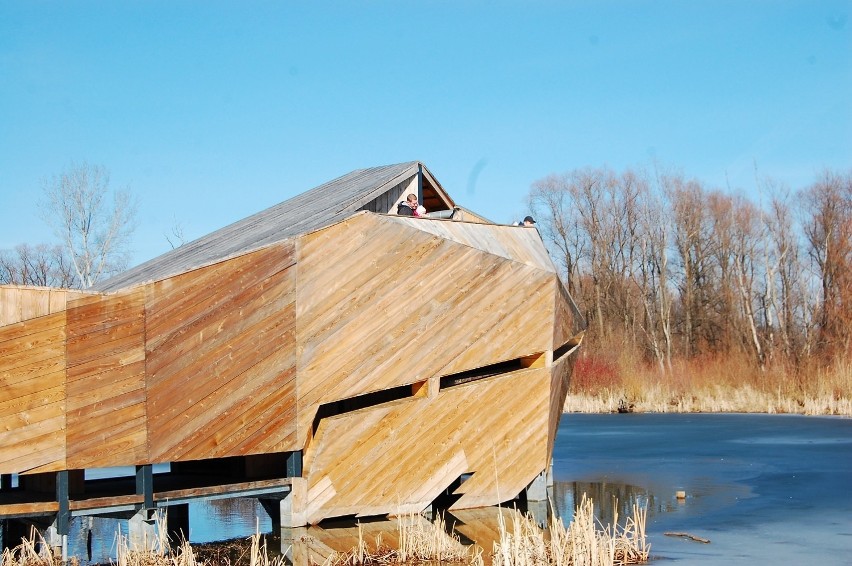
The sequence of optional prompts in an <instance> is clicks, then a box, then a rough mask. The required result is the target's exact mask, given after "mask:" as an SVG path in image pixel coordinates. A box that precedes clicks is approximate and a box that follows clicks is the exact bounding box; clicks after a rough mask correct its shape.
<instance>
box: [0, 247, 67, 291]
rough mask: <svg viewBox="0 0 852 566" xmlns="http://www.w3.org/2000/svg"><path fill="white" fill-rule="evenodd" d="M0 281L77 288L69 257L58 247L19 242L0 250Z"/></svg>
mask: <svg viewBox="0 0 852 566" xmlns="http://www.w3.org/2000/svg"><path fill="white" fill-rule="evenodd" d="M0 283H9V284H12V285H35V286H40V287H63V288H72V287H78V286H79V285H78V283H77V277H76V273H75V271H74V268H73V267H72V266H71V260H70V259H69V258H68V255H67V254H66V253H65V250H64V249H63V248H62V246H48V245H46V244H39V245H37V246H30V245H27V244H21V245H19V246H17V247H15V249H14V250H13V251H12V250H8V251H3V252H0Z"/></svg>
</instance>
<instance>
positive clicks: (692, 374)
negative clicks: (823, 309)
mask: <svg viewBox="0 0 852 566" xmlns="http://www.w3.org/2000/svg"><path fill="white" fill-rule="evenodd" d="M619 409H621V410H622V411H630V412H640V413H769V414H775V413H789V414H799V415H812V416H817V415H835V416H847V417H849V416H852V363H850V362H848V361H845V360H841V361H839V362H837V363H835V364H833V365H831V366H827V367H819V366H814V367H811V368H800V369H798V370H793V369H791V368H788V367H785V366H782V365H776V366H772V367H766V368H763V369H760V368H756V367H754V365H753V364H749V363H748V361H747V360H745V359H738V358H736V357H732V356H727V357H712V358H703V359H697V360H690V361H683V360H680V361H677V362H675V363H673V365H672V367H671V368H666V369H665V370H660V368H658V367H649V366H647V365H645V364H642V363H637V362H636V361H635V357H631V356H629V355H628V354H626V353H620V354H619V353H615V354H610V355H608V356H603V355H595V354H589V353H587V354H586V355H581V356H580V358H578V360H577V364H576V366H575V368H574V374H573V376H572V381H571V387H570V389H569V392H568V397H567V399H566V401H565V405H564V411H565V412H568V413H614V412H617V411H619Z"/></svg>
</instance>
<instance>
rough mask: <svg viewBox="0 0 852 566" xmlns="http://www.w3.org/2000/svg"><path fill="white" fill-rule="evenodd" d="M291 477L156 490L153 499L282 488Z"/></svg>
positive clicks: (286, 485)
mask: <svg viewBox="0 0 852 566" xmlns="http://www.w3.org/2000/svg"><path fill="white" fill-rule="evenodd" d="M292 481H293V480H292V479H291V478H277V479H271V480H257V481H249V482H240V483H231V484H220V485H211V486H205V487H194V488H188V489H174V490H169V491H157V492H155V493H154V500H155V501H166V500H169V499H187V498H192V497H209V496H211V495H222V494H226V493H234V492H237V491H251V490H255V489H267V488H276V487H280V488H282V489H284V488H286V487H288V486H289V485H291V484H292Z"/></svg>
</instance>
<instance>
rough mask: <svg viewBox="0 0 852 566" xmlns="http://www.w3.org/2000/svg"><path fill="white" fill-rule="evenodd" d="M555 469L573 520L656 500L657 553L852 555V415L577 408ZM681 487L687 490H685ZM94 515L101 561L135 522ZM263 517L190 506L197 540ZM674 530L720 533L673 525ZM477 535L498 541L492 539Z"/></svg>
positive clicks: (740, 557)
mask: <svg viewBox="0 0 852 566" xmlns="http://www.w3.org/2000/svg"><path fill="white" fill-rule="evenodd" d="M553 475H554V480H555V481H554V486H553V491H552V498H553V501H554V504H555V507H556V509H557V511H558V513H559V515H560V516H561V517H563V520H564V521H565V522H566V523H567V522H568V520H570V517H571V515H572V513H573V509H574V506H575V505H576V504H578V503H579V502H580V499H581V498H582V496H583V494H586V495H587V496H589V497H592V499H593V501H594V503H595V507H596V510H597V512H598V514H599V516H600V518H601V519H602V520H604V521H611V519H612V515H613V499H614V498H617V499H618V506H619V516H620V517H621V518H623V517H625V516H626V515H628V514H629V512H630V508H631V506H632V504H633V503H634V502H637V503H639V504H641V505H644V506H646V507H647V509H648V524H647V533H648V535H649V540H650V543H651V554H652V557H653V562H654V563H657V564H664V563H672V564H820V565H829V564H852V419H839V418H820V417H800V416H787V415H695V414H688V415H677V414H666V415H655V414H650V415H645V414H627V415H623V414H612V415H574V414H569V415H564V416H563V419H562V424H561V426H560V429H559V434H558V436H557V439H556V447H555V450H554V460H553ZM679 490H683V491H685V492H686V498H685V499H683V500H678V499H677V497H676V493H677V491H679ZM477 516H480V517H482V518H483V520H484V521H488V520H489V517H491V519H493V517H494V513H491V514H490V515H489V513H488V511H487V510H483V511H482V512H481V513H480V514H479V515H477V514H476V513H474V514H472V515H470V514H469V515H467V516H466V517H465V519H464V521H466V522H467V523H468V524H467V525H464V526H463V527H460V528H459V529H458V532H459V533H460V534H461V535H463V537H466V538H473V536H474V535H473V533H476V532H488V531H489V530H491V531H493V529H489V528H488V527H487V525H483V526H482V527H481V528H479V529H477V526H476V525H475V524H474V521H475V520H476V519H475V517H477ZM447 519H448V522H451V521H452V520H453V518H452V517H447ZM84 521H89V520H88V519H75V524H74V525H73V526H72V532H71V535H70V537H69V538H70V540H69V546H70V547H71V548H70V550H71V553H72V554H75V555H77V556H79V557H85V556H86V543H87V539H88V540H89V544H90V545H91V548H92V561H93V562H108V561H109V559H110V558H111V557H113V556H114V540H115V533H116V530H117V529H122V530H123V531H124V532H126V524H127V522H126V521H120V520H104V519H98V520H97V521H94V522H91V521H89V522H88V523H84ZM372 528H375V529H381V528H382V526H381V525H379V524H373V525H372ZM385 528H387V529H389V530H391V531H392V530H393V529H394V528H395V523H394V522H392V521H391V522H388V523H387V526H386V527H385ZM256 529H258V530H259V532H261V533H272V534H273V537H272V538H273V539H275V538H276V537H277V534H278V533H273V527H272V524H271V522H270V520H269V518H268V516H267V515H266V513H265V512H264V510H263V508H262V507H261V506H260V505H259V504H258V503H257V502H256V501H254V500H251V499H233V500H216V501H207V502H197V503H193V504H191V506H190V540H191V541H192V542H209V541H216V540H224V539H229V538H235V537H246V536H249V535H251V534H252V533H254V532H255V530H256ZM465 529H466V530H465ZM89 531H91V532H92V535H91V538H89V535H88V533H89ZM668 531H678V532H687V533H689V534H692V535H696V536H699V537H702V538H707V539H710V541H711V542H710V544H701V543H697V542H693V541H689V540H686V539H682V538H672V537H667V536H664V534H663V533H665V532H668ZM352 532H353V531H352V529H351V525H349V529H346V528H345V526H344V527H341V528H340V529H339V530H335V528H333V527H330V526H324V528H322V529H314V531H308V534H312V533H313V534H315V535H316V536H317V538H322V539H324V540H326V541H329V540H333V539H334V538H335V537H338V538H339V541H338V542H341V544H343V542H342V541H343V540H344V539H345V540H346V542H347V544H348V543H349V542H350V538H347V537H351V536H352ZM356 535H357V530H356ZM392 538H393V536H392V535H390V534H389V536H388V537H386V539H385V540H389V539H392ZM356 540H357V539H356ZM463 540H464V539H463ZM477 542H480V543H482V546H484V547H485V549H486V552H489V551H490V550H491V542H490V541H477ZM276 546H280V545H279V543H278V541H277V540H270V547H273V548H274V547H276ZM285 546H286V544H285ZM348 548H351V546H349V547H347V549H348Z"/></svg>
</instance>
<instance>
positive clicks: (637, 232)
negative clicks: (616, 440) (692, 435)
mask: <svg viewBox="0 0 852 566" xmlns="http://www.w3.org/2000/svg"><path fill="white" fill-rule="evenodd" d="M753 193H754V194H755V195H756V196H757V197H758V198H757V199H756V200H751V199H749V198H748V197H746V196H744V195H743V194H740V193H738V192H732V191H730V190H727V191H725V190H720V189H715V188H711V187H706V186H705V185H704V184H703V183H702V182H701V181H699V180H696V179H689V178H687V177H685V176H684V175H683V174H679V173H675V174H667V173H665V172H661V171H656V170H655V171H653V172H649V171H632V170H626V171H624V172H622V173H617V172H615V171H612V170H610V169H606V168H600V169H592V168H586V169H579V170H574V171H571V172H569V173H566V174H564V175H552V176H549V177H547V178H545V179H542V180H540V181H538V182H536V183H535V184H534V185H533V187H532V190H531V192H530V196H529V201H530V208H531V209H532V210H534V211H535V216H536V218H537V219H538V221H539V222H538V226H539V229H540V230H541V233H542V237H543V238H544V240H545V242H546V243H547V244H548V246H549V248H550V251H551V254H552V256H553V258H554V261H555V262H556V264H557V265H558V266H559V267H560V268H561V269H562V275H563V278H564V280H565V282H566V285H567V287H568V289H569V291H571V293H572V295H573V296H574V298H575V300H576V302H577V303H578V305H579V307H580V314H582V316H583V317H584V318H585V319H586V321H587V323H588V331H587V333H586V340H585V342H584V345H583V350H582V352H581V354H580V359H579V360H578V361H577V368H576V371H575V375H574V385H573V387H572V394H573V395H574V396H575V397H573V398H572V401H571V402H570V404H569V409H579V408H581V407H580V405H581V403H579V401H582V400H588V399H589V397H590V396H591V397H595V398H596V404H597V407H598V410H600V409H601V408H605V407H606V406H608V405H610V404H611V403H616V404H617V403H618V402H620V401H622V400H623V401H624V402H625V403H634V404H635V407H636V409H644V410H732V411H742V410H747V411H785V412H790V411H794V412H806V413H818V414H825V413H829V414H849V412H850V411H849V404H850V400H852V387H850V378H849V371H850V370H849V366H850V363H852V362H850V360H852V172H849V173H846V174H838V173H835V172H831V171H826V172H824V173H822V174H821V175H819V176H818V177H817V179H816V180H815V181H814V183H813V184H812V185H810V186H809V187H805V188H802V189H800V190H798V191H791V190H789V189H787V188H785V187H783V186H781V185H780V184H779V183H776V182H774V181H773V180H771V179H756V186H755V188H754V190H753ZM591 406H595V403H593V404H592V405H591Z"/></svg>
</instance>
